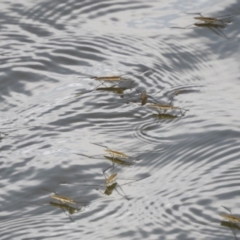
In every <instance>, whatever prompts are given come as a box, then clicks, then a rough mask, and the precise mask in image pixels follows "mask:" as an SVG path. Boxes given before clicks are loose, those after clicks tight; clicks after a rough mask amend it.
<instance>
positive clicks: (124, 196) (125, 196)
mask: <svg viewBox="0 0 240 240" xmlns="http://www.w3.org/2000/svg"><path fill="white" fill-rule="evenodd" d="M118 186H119V188H120V189H121V190H122V188H121V187H120V185H119V184H118ZM115 190H116V192H117V193H118V194H119V195H120V196H122V197H123V198H125V199H126V200H128V201H129V200H130V199H129V198H128V197H127V195H126V194H125V193H124V191H123V190H122V192H123V194H124V195H123V194H121V193H120V192H119V191H118V190H117V188H115Z"/></svg>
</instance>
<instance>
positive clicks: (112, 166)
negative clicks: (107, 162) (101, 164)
mask: <svg viewBox="0 0 240 240" xmlns="http://www.w3.org/2000/svg"><path fill="white" fill-rule="evenodd" d="M114 165H115V163H112V165H111V166H110V167H108V168H106V169H105V170H104V171H103V174H104V173H106V172H107V171H108V170H109V169H111V168H112V170H113V169H114Z"/></svg>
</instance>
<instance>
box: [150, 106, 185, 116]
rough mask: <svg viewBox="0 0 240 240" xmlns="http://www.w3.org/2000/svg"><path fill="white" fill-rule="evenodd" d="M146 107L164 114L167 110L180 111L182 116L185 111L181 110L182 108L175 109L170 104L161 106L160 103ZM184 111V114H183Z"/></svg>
mask: <svg viewBox="0 0 240 240" xmlns="http://www.w3.org/2000/svg"><path fill="white" fill-rule="evenodd" d="M146 106H147V107H150V108H155V109H157V110H163V111H164V113H165V112H166V111H167V110H180V112H181V114H182V116H183V115H184V114H185V113H186V111H188V110H186V109H183V108H180V107H175V106H173V105H171V104H161V103H149V104H147V105H146ZM183 111H184V112H183Z"/></svg>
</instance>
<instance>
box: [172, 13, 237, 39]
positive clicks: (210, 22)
mask: <svg viewBox="0 0 240 240" xmlns="http://www.w3.org/2000/svg"><path fill="white" fill-rule="evenodd" d="M197 14H198V15H200V16H199V17H194V19H196V20H199V21H198V22H196V23H194V24H190V25H188V26H186V27H184V28H181V27H172V28H181V29H187V28H189V27H191V26H192V25H194V26H196V27H207V28H209V29H210V30H211V31H213V32H214V33H216V34H217V35H219V36H220V37H223V38H227V39H229V38H228V37H227V36H226V35H225V34H224V33H223V32H222V31H221V30H220V29H222V28H225V27H226V24H227V23H230V22H231V18H232V17H234V16H236V15H237V14H239V13H236V14H232V15H229V16H228V17H225V18H213V17H204V16H202V15H201V13H197Z"/></svg>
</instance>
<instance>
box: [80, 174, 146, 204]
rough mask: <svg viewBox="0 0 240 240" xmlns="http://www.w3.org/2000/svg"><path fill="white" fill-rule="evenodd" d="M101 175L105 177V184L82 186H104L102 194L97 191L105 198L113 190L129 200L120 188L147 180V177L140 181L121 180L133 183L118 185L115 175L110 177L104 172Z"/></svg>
mask: <svg viewBox="0 0 240 240" xmlns="http://www.w3.org/2000/svg"><path fill="white" fill-rule="evenodd" d="M103 175H104V177H105V183H104V184H103V185H88V184H84V186H97V187H99V186H104V187H105V190H104V191H103V192H102V191H101V190H100V189H97V190H98V191H100V192H101V193H102V194H104V195H106V196H110V195H111V194H112V193H113V191H114V190H115V191H116V192H117V193H118V194H119V195H120V196H122V197H123V198H124V199H126V200H130V199H129V198H128V197H127V195H126V194H125V192H124V191H123V189H122V187H121V186H123V185H127V184H130V183H133V182H137V181H140V180H143V179H145V178H147V177H145V178H141V179H122V180H133V181H131V182H128V183H125V184H121V185H120V184H118V183H117V181H116V178H117V173H112V174H111V175H107V173H106V172H103ZM119 179H120V178H119ZM117 188H119V189H120V190H121V191H122V193H120V192H119V191H118V189H117Z"/></svg>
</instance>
